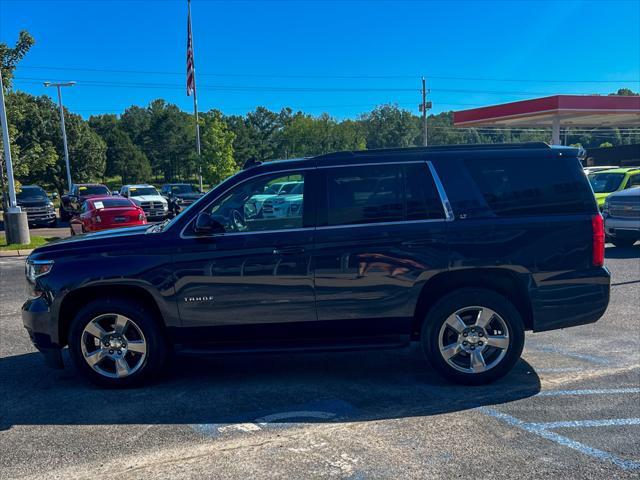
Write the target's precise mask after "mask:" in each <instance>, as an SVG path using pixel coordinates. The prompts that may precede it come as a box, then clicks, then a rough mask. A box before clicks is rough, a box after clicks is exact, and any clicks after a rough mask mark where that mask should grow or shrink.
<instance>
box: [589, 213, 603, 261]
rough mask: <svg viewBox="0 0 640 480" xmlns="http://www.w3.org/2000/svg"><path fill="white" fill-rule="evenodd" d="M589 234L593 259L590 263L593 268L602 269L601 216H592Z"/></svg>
mask: <svg viewBox="0 0 640 480" xmlns="http://www.w3.org/2000/svg"><path fill="white" fill-rule="evenodd" d="M591 233H592V236H593V238H592V248H593V257H592V263H593V266H594V267H602V266H603V265H604V220H603V219H602V215H600V214H598V215H594V216H592V217H591Z"/></svg>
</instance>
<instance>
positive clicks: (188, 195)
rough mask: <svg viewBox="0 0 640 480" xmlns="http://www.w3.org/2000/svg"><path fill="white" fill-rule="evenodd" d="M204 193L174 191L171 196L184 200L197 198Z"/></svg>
mask: <svg viewBox="0 0 640 480" xmlns="http://www.w3.org/2000/svg"><path fill="white" fill-rule="evenodd" d="M203 195H204V193H197V192H192V193H174V194H173V196H174V197H176V198H182V199H184V200H197V199H198V198H200V197H202V196H203Z"/></svg>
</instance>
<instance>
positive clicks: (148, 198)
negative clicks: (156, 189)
mask: <svg viewBox="0 0 640 480" xmlns="http://www.w3.org/2000/svg"><path fill="white" fill-rule="evenodd" d="M129 198H130V199H131V200H133V201H135V202H159V203H167V199H166V198H164V197H162V196H160V195H132V196H130V197H129Z"/></svg>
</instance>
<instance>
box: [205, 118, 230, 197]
mask: <svg viewBox="0 0 640 480" xmlns="http://www.w3.org/2000/svg"><path fill="white" fill-rule="evenodd" d="M201 123H202V125H201V129H200V139H201V142H202V163H203V165H202V174H203V177H204V178H205V179H206V181H207V183H209V184H210V185H216V184H218V183H220V182H221V181H222V180H224V179H225V178H227V177H228V176H230V175H233V174H234V173H235V172H236V171H237V170H238V167H237V165H236V162H235V160H234V158H233V141H234V139H235V134H234V133H233V132H232V131H231V130H230V129H229V127H228V126H227V124H226V122H225V121H224V118H223V116H222V113H220V112H219V111H218V110H210V111H209V112H207V113H205V114H204V115H202V117H201Z"/></svg>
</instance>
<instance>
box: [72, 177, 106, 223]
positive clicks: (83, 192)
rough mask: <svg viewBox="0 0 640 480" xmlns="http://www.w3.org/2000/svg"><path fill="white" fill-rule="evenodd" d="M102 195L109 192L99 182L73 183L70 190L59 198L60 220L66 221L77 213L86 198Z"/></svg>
mask: <svg viewBox="0 0 640 480" xmlns="http://www.w3.org/2000/svg"><path fill="white" fill-rule="evenodd" d="M104 195H111V192H110V191H109V189H108V188H107V187H106V186H104V185H101V184H99V183H79V184H76V185H73V187H72V188H71V191H70V192H69V193H68V194H67V195H63V196H62V197H61V198H60V220H63V221H67V220H70V219H71V217H73V216H74V215H79V214H80V210H81V208H82V204H83V203H84V202H85V200H86V199H88V198H91V197H98V196H104Z"/></svg>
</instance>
